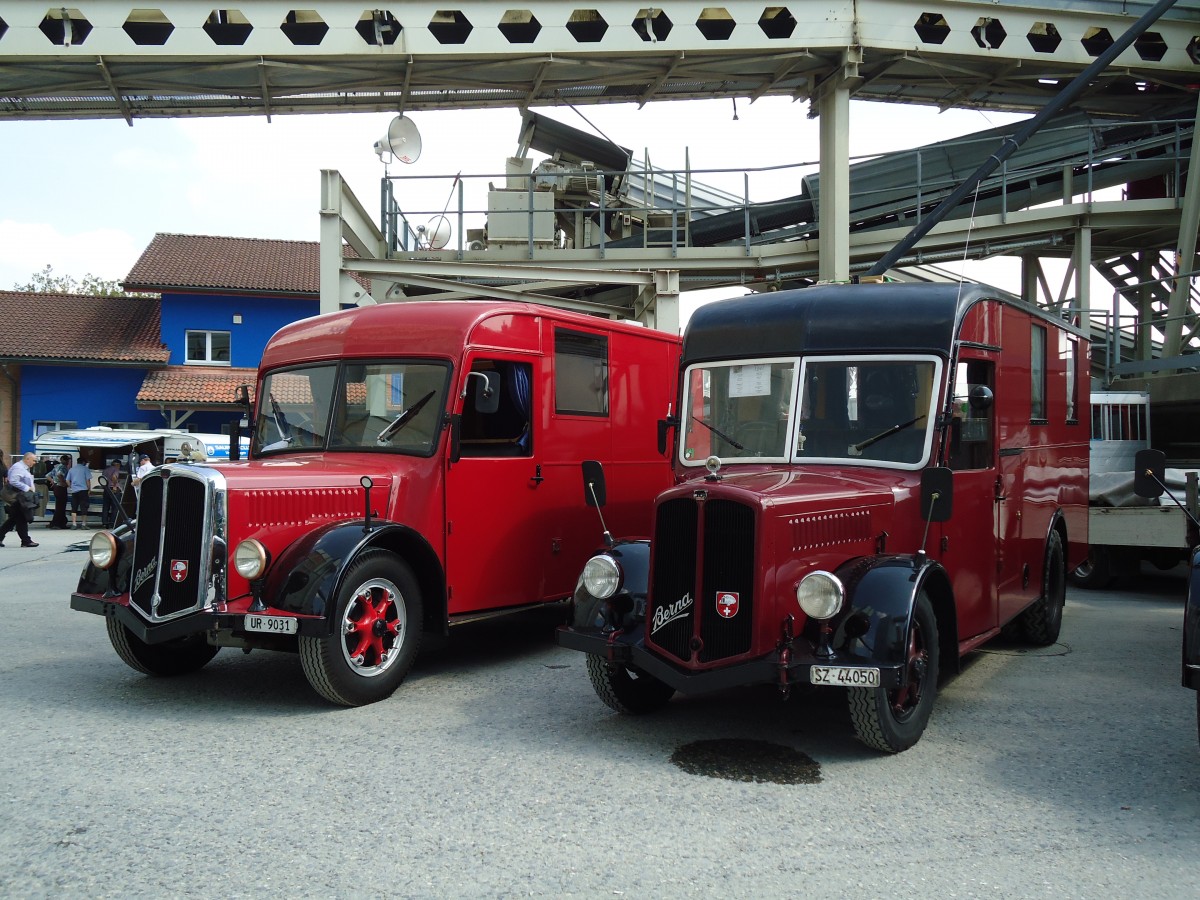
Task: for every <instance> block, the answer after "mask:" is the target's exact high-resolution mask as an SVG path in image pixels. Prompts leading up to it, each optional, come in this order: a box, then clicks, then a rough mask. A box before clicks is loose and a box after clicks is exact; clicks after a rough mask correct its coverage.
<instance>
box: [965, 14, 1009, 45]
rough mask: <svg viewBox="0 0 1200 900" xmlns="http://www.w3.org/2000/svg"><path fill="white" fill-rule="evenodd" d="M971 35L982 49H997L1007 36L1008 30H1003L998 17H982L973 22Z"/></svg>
mask: <svg viewBox="0 0 1200 900" xmlns="http://www.w3.org/2000/svg"><path fill="white" fill-rule="evenodd" d="M971 37H973V38H975V43H976V44H978V45H979V46H980V47H982V48H983V49H984V50H999V49H1000V45H1001V44H1003V43H1004V39H1005V38H1006V37H1008V32H1007V31H1005V30H1004V26H1003V25H1002V24H1001V23H1000V20H999V19H993V18H987V17H984V18H980V19H978V20H977V21H976V22H975V25H974V27H973V28H972V29H971Z"/></svg>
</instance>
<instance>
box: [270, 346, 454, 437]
mask: <svg viewBox="0 0 1200 900" xmlns="http://www.w3.org/2000/svg"><path fill="white" fill-rule="evenodd" d="M389 366H394V367H396V368H400V367H405V366H426V367H433V368H439V369H442V370H443V372H442V377H441V378H440V379H438V381H437V386H436V388H435V389H434V390H435V394H434V396H433V397H432V398H430V400H429V401H428V407H429V409H428V410H425V409H422V410H421V411H420V415H421V416H424V415H426V414H427V413H431V414H433V415H436V416H437V420H436V422H435V423H434V424H433V428H432V434H431V436H430V438H429V441H428V446H427V447H425V448H423V449H417V448H415V447H413V446H412V445H408V446H405V445H403V444H396V445H393V444H391V443H382V444H380V443H376V442H369V443H348V442H345V441H344V440H343V439H342V438H344V434H345V432H344V424H345V410H346V407H347V404H346V385H347V373H348V371H349V370H350V369H351V368H352V367H355V368H358V369H363V368H370V367H389ZM325 368H333V369H334V377H333V380H332V388H331V392H330V396H329V397H328V398H327V400H326V404H327V411H326V415H325V418H324V421H323V422H322V423H321V425H322V428H323V432H322V435H321V440H320V442H319V443H316V442H313V443H308V444H304V445H299V444H283V442H282V441H275V442H268V443H267V444H265V445H263V444H262V443H260V438H259V435H260V431H261V429H260V424H259V423H260V422H262V421H263V420H264V419H266V420H270V419H271V418H272V411H271V409H270V406H269V404H268V402H267V401H266V397H267V394H266V392H265V391H264V390H263V388H264V386H265V385H266V384H267V383H268V379H270V378H272V377H274V376H277V375H281V374H282V375H286V374H289V373H292V374H303V373H305V372H311V371H314V370H317V369H325ZM453 371H454V364H453V363H452V362H451V361H450V360H446V359H434V358H428V357H387V358H375V357H372V358H369V359H335V360H311V361H305V362H302V363H293V364H288V365H284V366H279V367H277V368H274V369H271V370H270V371H267V372H263V373H261V374H260V377H259V379H258V385H257V391H258V393H257V395H256V400H255V418H254V422H253V425H252V431H251V437H250V441H251V443H250V458H251V459H264V458H273V457H275V456H279V455H281V454H291V453H391V454H399V455H402V456H415V457H420V458H428V457H431V456H434V455H435V454H436V453H437V452H438V448H439V446H440V444H441V439H442V433H443V432H444V431H445V430H446V427H445V426H446V422H447V417H446V404H447V402H448V401H447V398H448V395H449V392H450V381H451V377H452V375H453ZM424 393H426V392H422V391H418V396H415V397H414V398H411V402H407V403H406V408H408V409H411V408H412V407H415V406H416V405H417V403H418V401H420V399H421V396H423V395H424ZM404 399H405V400H406V401H409V399H410V398H407V397H406V398H404ZM439 400H440V402H439ZM314 405H316V404H315V403H314ZM394 412H395V414H396V417H398V416H399V414H400V413H402V412H404V410H396V411H394ZM414 418H415V417H414ZM337 422H342V427H339V428H336V429H335V423H337ZM314 424H315V423H314ZM270 427H271V428H272V429H273V428H274V426H270ZM398 433H399V434H401V435H402V434H403V433H404V432H403V428H401V429H399V430H398ZM394 438H395V435H393V439H394Z"/></svg>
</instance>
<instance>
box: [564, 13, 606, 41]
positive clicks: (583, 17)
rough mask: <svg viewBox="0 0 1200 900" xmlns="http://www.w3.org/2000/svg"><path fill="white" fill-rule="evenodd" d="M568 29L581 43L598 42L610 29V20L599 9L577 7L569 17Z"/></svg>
mask: <svg viewBox="0 0 1200 900" xmlns="http://www.w3.org/2000/svg"><path fill="white" fill-rule="evenodd" d="M567 31H569V32H570V33H571V37H573V38H575V40H576V41H577V42H578V43H580V44H598V43H599V42H600V41H601V40H603V38H604V34H605V32H607V31H608V22H606V21H605V20H604V16H602V15H600V10H598V9H576V10H572V12H571V17H570V18H569V19H567Z"/></svg>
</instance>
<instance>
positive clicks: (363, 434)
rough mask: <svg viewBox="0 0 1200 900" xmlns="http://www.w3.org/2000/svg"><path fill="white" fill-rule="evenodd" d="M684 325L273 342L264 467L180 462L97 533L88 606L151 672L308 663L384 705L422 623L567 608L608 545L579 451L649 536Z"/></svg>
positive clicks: (471, 312)
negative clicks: (237, 651) (130, 513)
mask: <svg viewBox="0 0 1200 900" xmlns="http://www.w3.org/2000/svg"><path fill="white" fill-rule="evenodd" d="M678 359H679V339H678V338H677V337H673V336H669V335H666V334H664V333H661V332H656V331H652V330H649V329H645V328H639V327H636V326H633V325H629V324H622V323H616V322H610V321H607V320H604V319H597V318H592V317H588V316H584V315H580V314H576V313H570V312H563V311H560V310H555V309H551V308H548V307H540V306H535V305H531V304H519V303H506V304H498V303H491V302H482V301H441V302H406V303H392V304H383V305H379V306H373V307H365V308H362V309H356V310H350V311H344V312H339V313H331V314H328V315H323V316H318V317H315V318H312V319H306V320H303V321H301V322H297V323H294V324H292V325H289V326H287V327H285V328H283V329H282V330H280V331H279V332H278V333H277V334H276V335H275V336H274V337H273V338H272V339H271V340H270V342H269V343H268V345H267V347H266V349H265V351H264V353H263V359H262V364H261V368H260V371H259V373H258V380H257V389H256V392H255V409H254V411H253V412H252V415H251V418H252V432H253V434H252V439H251V448H250V456H249V459H247V460H244V461H240V462H231V463H220V464H216V465H191V464H187V463H185V462H182V461H181V462H178V463H168V464H166V465H162V466H160V467H158V468H156V469H155V470H154V471H153V472H152V473H151V474H150V475H148V476H147V477H146V478H145V480H144V481H143V482H142V484H141V485H140V496H139V501H138V506H137V518H136V521H135V522H134V523H132V525H131V526H126V527H122V528H119V529H116V530H114V531H105V532H99V533H97V534H96V535H95V536H94V538H93V540H92V545H91V561H90V562H89V564H88V565H87V567H86V569H85V571H84V573H83V575H82V577H81V579H80V582H79V586H78V589H77V591H76V592H75V593H74V594H73V595H72V598H71V605H72V607H73V608H75V609H79V610H84V611H87V612H92V613H97V614H99V615H102V616H104V617H105V620H106V622H107V626H108V633H109V637H110V639H111V641H112V644H113V646H114V648H115V649H116V651H117V653H118V655H119V656H120V657H121V658H122V659H123V660H124V661H125V662H126V663H128V664H129V665H130V666H132V667H133V668H135V669H137V670H139V671H143V672H146V673H149V674H159V675H163V674H176V673H180V672H186V671H191V670H194V669H198V668H200V667H201V666H203V665H204V664H205V663H207V662H208V660H209V659H211V658H212V656H213V655H214V654H215V653H216V652H217V650H218V648H220V647H237V648H242V649H259V648H264V649H276V650H285V651H294V652H297V653H299V656H300V659H301V662H302V664H303V668H304V671H305V674H306V675H307V676H308V678H309V680H310V682H311V683H312V684H313V686H314V688H316V690H317V691H318V692H320V693H321V694H322V695H323V696H325V697H326V698H327V699H329V700H331V701H333V702H335V703H340V704H345V705H357V704H362V703H369V702H373V701H376V700H379V699H382V698H384V697H387V696H388V695H389V694H391V693H392V691H393V690H394V689H395V688H396V686H397V685H399V683H400V682H401V680H402V679H403V678H404V675H405V674H406V672H407V671H408V669H409V667H410V666H411V665H412V663H413V660H414V658H415V656H416V654H417V651H418V648H419V646H420V643H421V639H422V635H424V634H429V633H434V634H444V633H446V632H447V630H448V626H450V625H452V624H455V623H458V622H463V621H468V620H471V619H477V618H480V617H484V616H488V615H492V614H499V613H503V612H509V611H513V610H517V609H521V608H528V607H530V606H531V605H536V604H541V603H548V602H554V601H559V600H562V599H564V598H568V597H569V596H570V595H571V592H572V590H573V588H574V585H575V581H576V577H577V575H578V573H579V570H580V568H581V566H582V565H583V563H584V562H585V561H586V559H587V558H588V556H589V555H590V553H591V550H592V547H593V545H594V519H593V514H592V513H591V511H590V510H588V509H587V508H586V507H585V506H583V504H582V503H581V502H580V497H581V496H582V491H583V485H582V482H581V478H580V475H579V467H578V461H579V460H580V459H582V458H585V457H587V458H596V459H602V460H604V462H605V465H606V466H608V467H610V469H611V470H612V471H613V472H614V473H620V474H619V476H618V477H619V479H620V482H621V485H620V487H619V488H615V490H614V495H613V501H614V502H613V510H612V513H611V517H612V519H613V520H614V522H620V527H621V528H622V529H628V530H629V531H631V532H633V533H641V534H648V533H649V526H650V517H651V508H652V504H651V501H652V499H653V497H654V496H655V495H656V494H657V493H658V492H660V491H661V490H663V489H664V488H665V487H666V486H667V485H668V484H669V483H670V481H671V477H672V476H671V470H670V466H669V464H668V463H667V461H666V460H665V459H664V458H663V456H662V455H661V453H660V452H659V451H658V449H657V445H656V433H655V432H656V426H655V422H656V420H657V419H658V418H661V417H662V416H663V415H665V414H667V412H668V410H669V408H670V402H671V401H670V397H671V391H672V385H673V381H674V377H675V373H676V372H677V371H678Z"/></svg>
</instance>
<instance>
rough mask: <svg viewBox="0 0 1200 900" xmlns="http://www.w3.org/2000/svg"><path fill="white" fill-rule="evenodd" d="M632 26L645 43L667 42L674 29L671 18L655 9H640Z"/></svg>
mask: <svg viewBox="0 0 1200 900" xmlns="http://www.w3.org/2000/svg"><path fill="white" fill-rule="evenodd" d="M630 25H632V26H633V30H634V31H635V32H637V36H638V37H640V38H641V39H642V40H643V41H665V40H666V39H667V35H669V34H670V33H671V29H672V28H673V27H674V25H673V23H672V22H671V17H670V16H668V15H667V14H666V13H665V12H664V11H663V10H661V9H655V8H654V7H649V8H644V9H639V10H638V11H637V15H636V16H635V17H634V19H633V21H632V22H631V23H630Z"/></svg>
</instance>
